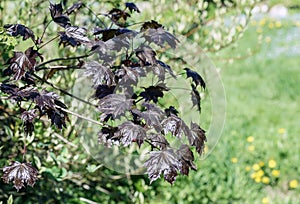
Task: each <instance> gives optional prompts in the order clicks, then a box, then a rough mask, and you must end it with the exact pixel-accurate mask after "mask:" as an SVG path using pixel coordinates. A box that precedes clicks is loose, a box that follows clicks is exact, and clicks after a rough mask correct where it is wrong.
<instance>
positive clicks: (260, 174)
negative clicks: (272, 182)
mask: <svg viewBox="0 0 300 204" xmlns="http://www.w3.org/2000/svg"><path fill="white" fill-rule="evenodd" d="M264 174H265V172H264V171H263V170H259V171H258V172H257V177H262V176H263V175H264Z"/></svg>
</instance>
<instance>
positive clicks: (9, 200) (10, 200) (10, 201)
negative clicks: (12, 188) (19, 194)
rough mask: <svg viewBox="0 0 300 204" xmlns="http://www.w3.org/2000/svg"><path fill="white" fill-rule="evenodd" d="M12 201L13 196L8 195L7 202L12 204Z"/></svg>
mask: <svg viewBox="0 0 300 204" xmlns="http://www.w3.org/2000/svg"><path fill="white" fill-rule="evenodd" d="M13 202H14V199H13V196H12V195H10V196H9V198H8V200H7V204H13Z"/></svg>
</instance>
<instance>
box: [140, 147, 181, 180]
mask: <svg viewBox="0 0 300 204" xmlns="http://www.w3.org/2000/svg"><path fill="white" fill-rule="evenodd" d="M144 166H145V167H146V168H147V171H146V173H147V174H148V176H149V178H150V183H152V182H153V181H155V180H157V179H158V178H159V177H160V175H161V174H163V175H164V178H165V180H166V181H168V182H169V183H171V184H172V183H173V182H174V181H175V179H176V176H177V171H179V170H180V168H181V163H180V162H179V160H178V158H177V156H176V154H175V152H174V151H173V150H172V149H165V150H161V151H152V152H150V158H149V159H148V160H147V161H146V162H145V163H144Z"/></svg>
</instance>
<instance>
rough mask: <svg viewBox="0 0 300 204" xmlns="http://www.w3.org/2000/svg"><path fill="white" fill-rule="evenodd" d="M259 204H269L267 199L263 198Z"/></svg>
mask: <svg viewBox="0 0 300 204" xmlns="http://www.w3.org/2000/svg"><path fill="white" fill-rule="evenodd" d="M261 203H262V204H269V199H268V198H267V197H264V198H263V199H261Z"/></svg>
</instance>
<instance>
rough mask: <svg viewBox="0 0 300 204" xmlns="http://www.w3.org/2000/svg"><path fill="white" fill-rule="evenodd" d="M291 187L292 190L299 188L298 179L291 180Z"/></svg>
mask: <svg viewBox="0 0 300 204" xmlns="http://www.w3.org/2000/svg"><path fill="white" fill-rule="evenodd" d="M289 187H290V188H297V187H298V181H297V180H296V179H294V180H291V181H290V182H289Z"/></svg>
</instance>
